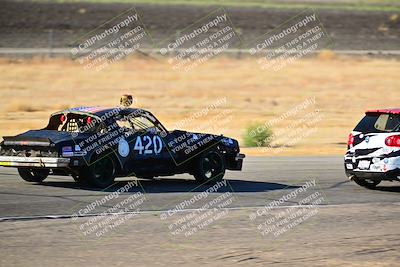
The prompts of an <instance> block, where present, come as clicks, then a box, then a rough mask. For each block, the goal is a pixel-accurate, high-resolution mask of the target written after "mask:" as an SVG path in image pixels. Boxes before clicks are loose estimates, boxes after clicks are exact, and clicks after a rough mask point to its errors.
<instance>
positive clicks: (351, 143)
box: [347, 134, 354, 147]
mask: <svg viewBox="0 0 400 267" xmlns="http://www.w3.org/2000/svg"><path fill="white" fill-rule="evenodd" d="M353 143H354V136H353V134H349V139H347V146H348V147H351V146H352V145H353Z"/></svg>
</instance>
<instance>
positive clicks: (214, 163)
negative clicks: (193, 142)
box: [203, 153, 222, 179]
mask: <svg viewBox="0 0 400 267" xmlns="http://www.w3.org/2000/svg"><path fill="white" fill-rule="evenodd" d="M203 173H204V176H205V177H206V178H207V179H210V178H213V177H215V176H217V175H218V174H221V173H222V159H221V157H220V156H219V155H218V154H216V153H209V154H208V155H207V156H206V157H204V159H203Z"/></svg>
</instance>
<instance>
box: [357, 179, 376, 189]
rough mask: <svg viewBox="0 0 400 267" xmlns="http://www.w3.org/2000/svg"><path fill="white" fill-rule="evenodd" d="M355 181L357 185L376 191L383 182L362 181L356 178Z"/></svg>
mask: <svg viewBox="0 0 400 267" xmlns="http://www.w3.org/2000/svg"><path fill="white" fill-rule="evenodd" d="M353 180H354V182H356V184H358V185H361V186H362V187H365V188H368V189H374V188H375V187H376V186H377V185H378V184H379V183H380V182H381V180H375V179H374V180H372V179H361V178H358V177H355V178H354V179H353Z"/></svg>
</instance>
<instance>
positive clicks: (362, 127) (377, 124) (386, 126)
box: [354, 113, 400, 133]
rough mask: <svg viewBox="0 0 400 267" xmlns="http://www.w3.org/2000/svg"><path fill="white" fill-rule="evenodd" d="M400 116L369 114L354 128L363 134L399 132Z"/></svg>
mask: <svg viewBox="0 0 400 267" xmlns="http://www.w3.org/2000/svg"><path fill="white" fill-rule="evenodd" d="M399 126H400V115H398V114H378V113H374V114H367V115H366V116H365V117H364V118H363V119H362V120H361V121H360V122H359V123H358V124H357V126H356V128H354V131H357V132H362V133H376V132H378V133H380V132H389V133H390V132H395V131H399Z"/></svg>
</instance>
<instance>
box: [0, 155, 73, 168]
mask: <svg viewBox="0 0 400 267" xmlns="http://www.w3.org/2000/svg"><path fill="white" fill-rule="evenodd" d="M69 163H70V159H69V158H51V157H12V156H0V166H3V167H39V168H64V167H68V166H69Z"/></svg>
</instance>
